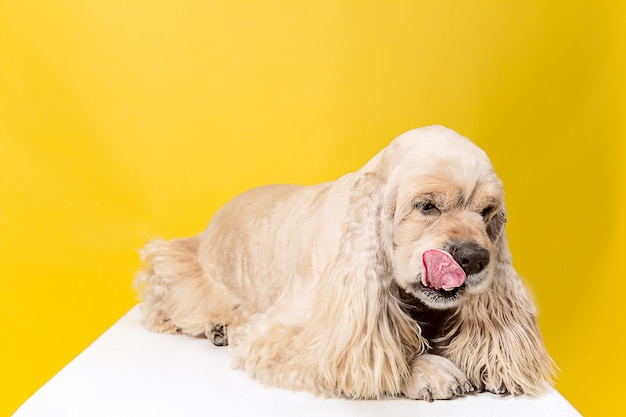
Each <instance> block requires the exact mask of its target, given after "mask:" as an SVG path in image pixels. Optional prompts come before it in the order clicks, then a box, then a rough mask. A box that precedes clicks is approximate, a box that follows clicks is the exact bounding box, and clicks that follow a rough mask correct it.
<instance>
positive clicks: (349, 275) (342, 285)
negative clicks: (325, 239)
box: [300, 173, 425, 398]
mask: <svg viewBox="0 0 626 417" xmlns="http://www.w3.org/2000/svg"><path fill="white" fill-rule="evenodd" d="M357 175H360V178H358V180H356V181H355V182H354V184H353V185H352V187H351V189H350V200H349V203H348V207H347V212H346V214H345V218H344V221H343V224H342V226H341V227H342V232H341V240H340V247H339V251H338V253H337V254H336V257H335V260H334V261H333V262H332V263H331V264H329V265H327V267H326V269H325V271H324V273H323V276H322V277H321V278H320V281H319V283H318V286H317V288H316V293H315V300H314V311H313V312H312V314H311V317H310V318H309V320H308V321H307V325H306V327H305V328H304V329H303V332H302V339H301V343H302V346H301V347H300V348H301V349H303V350H305V351H307V354H306V355H304V356H305V357H306V358H309V359H310V360H311V363H309V364H307V365H308V366H309V367H310V369H311V372H319V374H318V375H317V383H318V388H319V390H320V392H322V393H326V394H333V395H345V396H348V397H350V398H376V397H378V396H380V395H382V394H383V393H388V394H394V393H399V392H400V387H401V382H402V381H403V380H404V379H406V377H408V375H409V372H410V368H409V365H408V363H407V361H408V356H409V355H410V354H411V353H412V352H415V351H420V350H421V349H423V348H424V346H425V341H424V340H423V339H421V337H420V329H419V328H418V327H417V325H416V324H415V323H414V322H413V321H412V320H410V318H409V317H408V316H407V315H406V313H405V312H404V311H403V310H402V309H401V308H400V304H399V301H398V299H397V298H396V297H394V295H393V291H395V290H394V289H393V288H392V285H391V283H392V268H393V266H392V262H391V257H390V256H391V245H392V229H391V227H392V226H391V225H392V221H391V217H392V212H393V207H385V205H384V203H383V194H384V188H385V184H384V183H383V180H381V179H380V177H378V176H377V175H376V174H374V173H365V174H357Z"/></svg>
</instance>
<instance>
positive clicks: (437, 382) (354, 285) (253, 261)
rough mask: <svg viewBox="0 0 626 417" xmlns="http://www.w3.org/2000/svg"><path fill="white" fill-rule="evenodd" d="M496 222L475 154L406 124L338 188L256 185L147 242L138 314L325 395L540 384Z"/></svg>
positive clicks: (544, 368)
mask: <svg viewBox="0 0 626 417" xmlns="http://www.w3.org/2000/svg"><path fill="white" fill-rule="evenodd" d="M505 222H506V213H505V207H504V199H503V191H502V183H501V181H500V180H499V179H498V177H497V176H496V174H495V173H494V170H493V167H492V165H491V163H490V162H489V159H488V158H487V155H486V154H485V153H484V152H483V151H482V150H481V149H479V148H478V147H476V146H475V145H474V144H473V143H471V142H470V141H469V140H468V139H466V138H464V137H462V136H460V135H459V134H457V133H455V132H453V131H452V130H449V129H446V128H444V127H441V126H430V127H425V128H421V129H415V130H411V131H409V132H407V133H404V134H403V135H401V136H399V137H398V138H396V139H395V140H394V141H393V142H392V143H391V144H390V145H389V146H388V147H386V148H385V149H383V150H382V151H381V152H380V153H379V154H378V155H376V156H375V157H374V158H373V159H372V160H370V161H369V162H368V163H367V164H366V165H365V166H364V167H363V168H362V169H360V170H359V171H357V172H354V173H349V174H347V175H345V176H343V177H341V178H339V179H338V180H337V181H334V182H327V183H323V184H319V185H315V186H308V187H302V186H295V185H273V186H266V187H260V188H256V189H253V190H251V191H248V192H246V193H244V194H241V195H240V196H238V197H236V198H235V199H233V200H232V201H230V202H229V203H228V204H226V205H225V206H224V207H223V208H222V209H221V210H219V211H218V212H217V214H215V216H214V217H213V220H212V221H211V223H210V224H209V226H208V228H207V229H206V230H205V231H204V232H202V233H201V234H199V235H198V236H194V237H191V238H186V239H175V240H171V241H164V240H155V241H152V242H150V243H148V245H147V246H146V248H145V249H144V250H143V258H144V261H145V262H146V268H145V270H144V271H143V272H141V273H140V274H139V275H138V277H137V285H138V288H139V291H140V295H141V298H142V300H143V304H142V311H143V318H144V322H145V324H146V325H147V326H148V327H149V328H150V329H152V330H155V331H158V332H164V333H183V334H187V335H192V336H199V335H200V336H202V335H206V336H207V337H209V338H211V339H212V341H213V342H214V343H215V344H221V345H224V344H229V345H230V349H231V352H232V357H233V361H234V365H235V366H236V367H238V368H242V369H245V370H246V371H247V372H249V373H250V375H252V376H253V377H255V378H258V379H259V380H261V381H262V382H263V383H265V384H268V385H273V386H279V387H284V388H289V389H295V390H305V391H310V392H314V393H316V394H321V395H324V396H343V397H348V398H359V399H367V398H381V397H384V396H400V395H402V396H405V397H408V398H415V399H425V400H433V399H446V398H451V397H454V396H459V395H463V394H464V393H467V392H469V391H473V390H478V391H482V390H487V391H491V392H495V393H505V392H506V393H512V394H521V393H530V394H535V393H539V392H540V391H541V390H542V388H544V387H545V386H546V385H547V384H548V383H552V375H553V362H552V360H551V359H550V357H549V356H548V354H547V352H546V349H545V347H544V344H543V342H542V339H541V336H540V334H539V330H538V327H537V321H536V310H535V306H534V304H533V301H532V300H531V298H530V297H529V294H528V292H527V290H526V289H525V287H524V285H523V283H522V281H521V280H520V278H519V277H518V275H517V273H516V272H515V270H514V269H513V266H512V264H511V255H510V252H509V248H508V244H507V238H506V234H505V232H504V224H505Z"/></svg>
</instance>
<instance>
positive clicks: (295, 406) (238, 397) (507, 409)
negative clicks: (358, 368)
mask: <svg viewBox="0 0 626 417" xmlns="http://www.w3.org/2000/svg"><path fill="white" fill-rule="evenodd" d="M223 415H226V416H324V417H331V416H360V417H366V416H385V417H387V416H464V417H469V416H481V417H483V416H498V417H500V416H507V417H513V416H533V417H541V416H549V417H558V416H580V414H579V413H578V412H577V411H576V410H575V409H574V408H573V407H572V406H571V405H570V404H569V403H568V402H567V401H566V400H565V399H564V398H563V397H562V396H561V395H560V394H559V393H558V392H557V391H556V390H550V391H549V392H548V393H546V394H545V395H543V396H541V397H539V398H531V397H527V396H519V397H513V396H502V397H501V396H496V395H493V394H488V393H483V394H474V395H469V396H466V397H463V398H457V399H454V400H448V401H435V402H434V403H427V402H424V401H413V400H406V399H389V400H382V401H353V400H344V399H323V398H318V397H315V396H313V395H310V394H307V393H302V392H291V391H288V390H282V389H277V388H268V387H264V386H262V385H261V384H259V383H258V382H256V381H254V380H252V379H251V378H250V377H248V375H247V374H246V373H244V372H242V371H238V370H233V369H231V367H230V355H229V351H228V348H226V347H222V348H220V347H215V346H213V345H212V344H211V343H210V342H209V341H208V340H206V339H194V338H190V337H187V336H172V335H162V334H155V333H151V332H149V331H147V330H146V329H145V328H143V327H142V326H141V325H140V324H139V311H138V309H137V307H135V308H133V309H132V310H130V311H129V312H128V314H126V315H125V316H124V317H123V318H122V319H121V320H120V321H119V322H117V323H116V324H115V325H114V326H113V327H111V328H110V329H109V330H108V331H106V332H105V333H104V334H103V335H102V336H101V337H100V338H99V339H98V340H96V341H95V342H94V343H93V344H92V345H91V346H90V347H89V348H87V349H86V350H85V351H84V352H83V353H81V354H80V355H79V356H78V357H77V358H76V359H74V360H73V361H72V362H71V363H70V364H68V365H67V366H66V367H65V368H64V369H63V370H62V371H61V372H59V373H58V374H57V375H56V376H55V377H54V378H52V379H51V380H50V381H49V382H48V383H47V384H46V385H44V386H43V387H42V388H41V389H40V390H39V391H37V393H35V395H33V396H32V397H31V398H30V399H29V400H28V401H27V402H26V403H24V405H22V407H21V408H20V409H19V410H18V411H17V412H16V413H15V414H14V416H16V417H26V416H45V417H54V416H81V417H87V416H132V417H139V416H181V417H182V416H223Z"/></svg>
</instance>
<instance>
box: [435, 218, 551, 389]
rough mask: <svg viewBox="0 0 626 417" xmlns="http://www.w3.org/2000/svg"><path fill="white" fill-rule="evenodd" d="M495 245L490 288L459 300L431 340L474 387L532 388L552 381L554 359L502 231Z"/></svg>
mask: <svg viewBox="0 0 626 417" xmlns="http://www.w3.org/2000/svg"><path fill="white" fill-rule="evenodd" d="M502 218H505V217H501V219H502ZM503 225H504V223H502V226H503ZM494 230H495V229H494ZM495 247H496V253H495V262H496V264H495V277H494V279H493V282H492V283H491V286H490V288H488V289H487V290H485V291H484V292H482V293H479V294H474V295H471V296H470V298H469V299H467V300H466V301H465V302H464V303H463V304H461V305H460V306H459V307H458V308H457V310H456V311H455V312H454V313H453V314H452V315H451V316H450V318H449V319H448V320H447V322H446V323H445V324H444V335H443V336H442V337H441V338H439V339H438V340H436V341H435V343H437V344H438V345H439V346H440V347H441V349H442V350H441V353H442V355H443V356H445V357H447V358H449V359H450V360H452V361H453V362H454V363H455V364H457V366H459V367H460V368H461V369H462V370H464V371H465V372H466V374H467V376H468V378H469V379H470V381H471V382H472V383H473V384H474V386H475V387H477V388H479V389H485V390H487V391H491V392H496V393H503V392H509V393H511V394H522V393H526V394H538V393H540V392H541V391H542V390H543V389H544V388H545V386H546V383H548V384H553V379H552V377H553V376H554V375H555V364H554V362H553V361H552V359H551V358H550V356H549V355H548V353H547V351H546V348H545V346H544V344H543V340H542V338H541V334H540V333H539V328H538V326H537V311H536V308H535V305H534V303H533V300H532V299H531V297H530V295H529V293H528V291H527V290H526V288H525V287H524V284H523V282H522V280H521V279H520V278H519V276H518V275H517V272H516V271H515V269H514V268H513V265H512V261H511V253H510V251H509V248H508V242H507V237H506V233H505V232H501V233H499V234H498V236H497V241H496V244H495Z"/></svg>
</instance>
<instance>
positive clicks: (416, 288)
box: [406, 271, 490, 310]
mask: <svg viewBox="0 0 626 417" xmlns="http://www.w3.org/2000/svg"><path fill="white" fill-rule="evenodd" d="M489 276H490V274H488V273H487V271H481V272H479V273H477V274H472V275H469V276H468V277H467V279H466V281H465V282H464V283H463V285H461V286H460V287H457V288H454V289H452V290H451V291H446V290H444V289H439V290H437V289H434V288H430V287H427V286H425V285H424V284H422V279H421V275H419V274H418V276H417V279H416V281H415V283H414V284H413V285H412V287H411V288H409V289H408V290H406V291H407V292H408V293H409V294H411V295H413V297H415V298H417V299H418V300H419V301H421V302H422V303H423V304H425V305H426V306H427V307H429V308H432V309H434V310H446V309H449V308H453V307H456V306H457V305H459V303H460V302H461V301H462V300H463V298H465V297H466V296H467V295H469V294H476V293H479V292H481V291H482V290H484V289H485V288H486V287H487V286H488V283H489V279H488V278H489Z"/></svg>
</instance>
